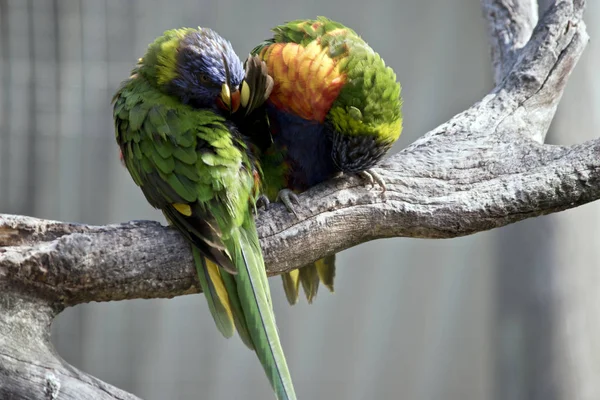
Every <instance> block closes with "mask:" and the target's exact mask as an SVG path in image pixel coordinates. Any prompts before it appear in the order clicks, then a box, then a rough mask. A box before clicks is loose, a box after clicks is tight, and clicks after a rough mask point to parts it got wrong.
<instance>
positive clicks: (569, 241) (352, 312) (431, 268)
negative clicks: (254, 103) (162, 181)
mask: <svg viewBox="0 0 600 400" xmlns="http://www.w3.org/2000/svg"><path fill="white" fill-rule="evenodd" d="M588 3H589V8H588V11H587V14H586V20H587V23H588V29H589V32H590V35H591V36H592V39H597V37H598V35H599V34H600V29H598V28H597V27H598V26H599V25H600V4H598V3H597V2H593V1H589V2H588ZM316 15H326V16H328V17H330V18H333V19H336V20H339V21H341V22H343V23H345V24H346V25H348V26H350V27H352V28H354V29H355V30H357V31H358V32H359V33H360V34H361V35H362V36H363V37H364V38H365V39H366V40H367V41H368V42H369V43H370V44H371V45H372V46H373V47H374V48H375V49H376V50H377V51H378V52H379V53H380V54H381V55H382V57H383V58H384V59H385V60H386V62H387V64H388V65H390V66H392V67H393V68H394V69H395V70H396V71H397V74H398V77H399V78H400V80H401V82H402V85H403V96H404V99H405V103H404V114H405V123H404V127H405V128H404V132H403V134H402V136H401V138H400V140H399V141H398V144H397V145H396V146H395V150H396V151H397V150H398V149H401V148H403V147H405V146H406V145H408V144H409V143H411V142H412V141H413V140H414V139H416V138H417V137H418V136H420V135H422V134H423V133H424V132H426V131H427V130H429V129H432V128H434V127H435V126H436V125H438V124H439V123H441V122H443V121H445V120H446V119H447V118H449V117H451V116H452V115H454V114H455V113H457V112H459V111H462V110H463V109H464V108H466V107H468V106H470V105H471V104H472V103H474V102H475V101H477V100H479V99H480V98H481V96H482V95H484V94H485V93H486V92H487V91H489V90H490V89H491V88H492V83H491V71H490V65H489V57H488V54H489V51H488V48H487V38H486V27H485V24H484V21H483V19H482V18H481V11H480V8H479V2H478V1H476V0H454V1H446V0H411V1H409V0H404V1H398V0H372V1H369V2H365V1H360V0H343V1H342V0H307V1H302V2H299V1H296V2H282V1H275V0H258V1H254V2H249V1H244V0H220V1H219V2H216V1H208V0H182V1H167V0H146V1H142V0H0V56H1V59H0V60H1V62H0V212H2V213H13V214H27V215H33V216H36V217H42V218H50V219H56V220H67V221H77V222H84V223H92V224H106V223H112V222H120V221H126V220H130V219H162V217H161V216H160V214H159V213H157V212H156V211H154V210H152V209H151V208H150V207H149V206H148V205H147V204H146V203H145V201H144V199H143V197H142V195H141V193H140V192H139V190H138V189H137V188H136V187H135V186H134V184H133V182H132V181H131V178H130V177H129V175H128V174H127V172H126V171H125V170H124V169H123V168H122V167H121V166H120V164H119V162H118V155H117V147H116V144H115V142H114V136H113V127H112V119H111V109H110V104H109V103H110V98H111V96H112V94H113V92H114V91H115V89H116V88H117V85H118V84H119V82H120V81H121V80H122V79H124V78H126V77H127V76H128V73H129V70H130V68H131V67H132V65H133V64H134V63H135V61H136V60H137V58H138V57H140V56H141V55H143V53H144V51H145V48H146V46H147V44H148V43H149V42H151V41H152V40H153V39H154V37H156V36H158V35H160V34H161V33H162V32H163V31H164V30H165V29H170V28H174V27H180V26H197V25H201V26H206V27H211V28H213V29H216V30H217V31H219V32H220V33H221V34H222V35H223V36H225V37H226V38H228V39H230V40H231V42H232V44H233V46H234V48H235V49H237V51H238V54H239V55H240V56H241V57H245V55H246V54H247V53H248V52H249V51H250V49H252V47H253V46H254V45H255V44H256V43H257V42H259V41H261V40H262V39H264V38H266V37H267V36H268V35H269V31H268V29H269V28H270V27H271V26H273V25H275V24H278V23H281V22H284V21H287V20H290V19H296V18H310V17H315V16H316ZM599 61H600V44H599V42H598V41H597V40H592V42H591V43H590V45H589V46H588V49H587V51H586V53H585V54H584V56H583V59H582V60H581V62H580V64H579V65H578V67H577V68H576V71H575V73H574V74H573V76H572V78H571V81H570V82H569V85H568V88H567V92H566V94H565V96H564V99H563V102H562V103H561V106H560V107H559V110H558V114H557V118H556V120H555V122H554V123H553V126H552V128H551V133H550V135H549V141H550V142H551V143H555V144H571V143H576V142H581V141H584V140H587V139H591V138H594V137H597V136H598V129H599V128H600V113H598V112H597V111H598V110H599V107H600V73H599V72H598V65H599V64H598V62H599ZM599 216H600V204H598V203H595V204H590V205H587V206H584V207H580V208H578V209H575V210H571V211H566V212H563V213H560V214H557V215H552V216H548V217H543V218H538V219H535V220H529V221H525V222H522V223H519V224H515V225H513V226H509V227H506V228H502V229H497V230H495V231H492V232H486V233H480V234H477V235H473V236H471V237H466V238H461V239H454V240H437V241H434V240H416V239H388V240H380V241H376V242H371V243H366V244H363V245H361V246H358V247H356V248H353V249H350V250H347V251H345V252H343V253H341V254H340V255H339V265H340V267H339V272H338V278H337V283H336V284H337V291H336V293H335V295H329V294H328V293H325V292H324V291H323V292H322V293H320V294H319V296H318V298H317V301H316V302H315V304H313V305H312V306H308V305H307V304H306V302H304V301H301V302H300V304H299V305H297V306H295V307H293V308H292V307H289V306H287V303H286V302H285V298H284V295H283V291H282V290H281V287H280V286H281V285H280V280H279V278H275V279H272V290H273V296H274V299H275V302H276V305H275V308H276V310H275V311H276V314H277V321H278V323H279V327H280V332H281V336H282V341H283V344H284V347H285V349H286V353H287V359H288V362H289V364H290V368H291V369H292V374H293V376H294V380H295V386H296V389H297V393H298V395H299V397H300V398H302V399H372V398H376V399H399V398H401V399H404V400H430V399H451V400H454V399H457V400H470V399H473V400H475V399H502V400H504V399H563V398H564V399H590V400H592V399H593V400H597V399H599V398H600V383H599V382H598V377H599V376H600V344H599V343H600V341H599V340H598V338H599V337H600V294H599V291H598V287H599V286H600V269H599V268H598V267H599V266H600V250H598V249H597V247H596V244H597V242H598V238H599V237H600V225H599V223H598V222H599ZM54 342H55V344H56V347H57V349H58V351H59V352H60V354H61V355H62V356H63V357H64V358H65V359H66V360H67V361H69V362H70V363H72V364H74V365H75V366H77V367H79V368H81V369H83V370H84V371H86V372H89V373H91V374H93V375H96V376H97V377H99V378H101V379H103V380H105V381H107V382H110V383H112V384H115V385H117V386H119V387H121V388H123V389H125V390H129V391H132V392H134V393H135V394H137V395H139V396H142V397H144V398H146V399H151V400H158V399H199V398H200V399H239V398H247V399H264V398H272V397H271V396H272V395H271V394H270V389H269V387H268V384H267V381H266V379H265V378H264V376H263V372H262V370H261V369H260V366H259V364H258V362H257V360H256V359H255V356H254V355H253V353H251V352H250V351H248V350H246V348H245V347H244V346H243V344H242V343H241V341H240V340H239V339H237V338H234V339H232V340H225V339H223V338H222V337H221V336H220V335H219V333H218V332H217V330H216V329H215V327H214V324H213V322H212V319H211V317H210V315H209V313H208V311H207V307H206V304H205V301H204V299H203V298H202V297H201V296H186V297H181V298H177V299H173V300H139V301H124V302H117V303H102V304H88V305H83V306H78V307H75V308H73V309H69V310H67V311H66V312H64V313H63V314H62V315H61V316H60V317H59V318H58V321H57V322H56V324H55V326H54Z"/></svg>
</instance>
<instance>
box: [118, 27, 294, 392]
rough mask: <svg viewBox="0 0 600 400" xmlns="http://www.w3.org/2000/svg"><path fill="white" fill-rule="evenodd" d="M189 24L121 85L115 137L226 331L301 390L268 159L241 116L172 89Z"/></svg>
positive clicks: (277, 378)
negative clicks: (276, 248) (264, 184)
mask: <svg viewBox="0 0 600 400" xmlns="http://www.w3.org/2000/svg"><path fill="white" fill-rule="evenodd" d="M190 32H192V33H193V32H197V31H196V30H190V29H185V30H175V31H168V32H166V33H165V35H164V36H162V37H160V38H159V39H157V41H156V42H154V43H153V44H152V45H150V46H149V50H148V53H147V54H146V55H145V56H144V58H143V59H142V60H140V62H139V63H138V66H137V67H136V68H135V69H134V70H133V72H132V76H131V77H130V78H129V79H128V80H127V81H125V82H124V83H123V85H122V86H121V88H120V89H119V90H118V92H117V94H116V95H115V97H114V118H115V127H116V139H117V142H118V144H119V146H120V148H121V152H122V155H123V161H124V164H125V166H126V167H127V169H128V170H129V172H130V174H131V176H132V178H133V180H134V181H135V183H136V184H137V185H138V186H139V187H140V188H141V189H142V192H143V193H144V196H145V197H146V199H147V200H148V202H149V203H150V204H151V205H152V206H153V207H155V208H158V209H160V210H162V212H163V213H164V215H165V217H166V218H167V219H168V221H169V222H170V223H171V224H172V225H173V226H174V227H175V228H177V229H178V231H179V232H181V233H182V234H183V236H184V237H185V238H186V239H187V240H188V241H189V242H190V243H191V244H192V250H193V255H194V261H195V264H196V269H197V272H198V277H199V281H200V285H201V287H202V290H203V292H204V294H205V296H206V299H207V302H208V306H209V309H210V311H211V314H212V315H213V317H214V319H215V323H216V325H217V328H218V329H219V331H220V332H221V333H222V334H223V335H224V336H226V337H230V336H232V335H233V332H234V330H237V331H238V333H239V334H240V337H241V338H242V340H243V342H244V343H245V344H246V345H247V346H248V347H249V348H251V349H254V350H255V351H256V354H257V356H258V358H259V360H260V362H261V364H262V365H263V368H264V370H265V372H266V374H267V377H268V378H269V381H270V383H271V385H272V386H273V389H274V391H275V393H276V394H277V397H278V398H279V399H295V398H296V396H295V393H294V388H293V385H292V381H291V377H290V374H289V371H288V368H287V364H286V360H285V357H284V354H283V350H282V348H281V345H280V342H279V337H278V333H277V328H276V325H275V317H274V314H273V310H272V304H271V297H270V291H269V285H268V282H267V276H266V272H265V266H264V261H263V257H262V252H261V249H260V244H259V240H258V235H257V231H256V226H255V223H254V218H253V215H252V210H253V209H254V207H255V203H256V197H257V195H258V193H259V188H258V186H257V185H258V184H259V182H258V180H257V177H258V176H259V172H260V171H259V167H258V165H257V164H255V161H254V159H253V157H252V155H251V153H250V152H249V150H248V148H247V146H246V143H245V142H244V140H243V138H242V136H241V135H240V134H239V133H238V131H237V129H236V127H235V126H234V125H233V123H231V122H230V121H228V120H227V119H226V118H225V117H224V116H222V115H220V114H219V113H218V112H217V111H216V109H201V108H198V107H192V106H190V105H187V104H184V103H183V102H182V101H181V100H180V99H179V98H178V97H177V96H174V95H173V94H172V91H171V90H167V89H166V87H167V85H169V84H170V83H171V81H172V80H173V79H175V78H177V76H178V71H179V69H178V68H179V67H180V66H179V65H178V64H177V63H178V62H179V60H178V59H177V58H176V54H177V52H178V51H179V46H180V41H181V40H183V39H184V38H186V37H187V36H186V35H188V34H190ZM211 34H212V33H211ZM200 44H203V43H200ZM216 59H217V60H219V58H218V57H217V58H216ZM240 70H241V66H240ZM226 75H227V74H224V76H226ZM224 83H225V84H228V82H224ZM209 89H210V87H209ZM217 91H218V89H217ZM231 273H232V274H233V275H232V274H231Z"/></svg>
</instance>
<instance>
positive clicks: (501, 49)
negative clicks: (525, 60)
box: [481, 0, 538, 84]
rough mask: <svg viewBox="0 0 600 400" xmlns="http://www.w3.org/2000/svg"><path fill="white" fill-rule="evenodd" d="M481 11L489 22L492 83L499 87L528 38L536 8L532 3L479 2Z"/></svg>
mask: <svg viewBox="0 0 600 400" xmlns="http://www.w3.org/2000/svg"><path fill="white" fill-rule="evenodd" d="M481 8H482V9H483V15H484V16H485V18H486V19H487V21H488V37H489V41H490V50H491V54H492V67H493V69H494V82H496V84H499V83H500V82H502V80H503V79H504V77H505V76H506V75H507V74H508V72H509V71H510V70H511V68H512V66H513V64H514V63H515V60H516V58H517V53H518V51H519V50H520V49H521V48H522V47H523V46H524V45H525V44H526V43H527V41H528V40H529V38H530V36H531V33H532V31H533V28H534V27H535V25H536V23H537V19H538V5H537V1H535V0H481Z"/></svg>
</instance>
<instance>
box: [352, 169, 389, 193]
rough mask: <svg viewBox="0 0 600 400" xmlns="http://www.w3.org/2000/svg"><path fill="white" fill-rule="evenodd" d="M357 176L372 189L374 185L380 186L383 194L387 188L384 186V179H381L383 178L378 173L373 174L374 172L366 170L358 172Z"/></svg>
mask: <svg viewBox="0 0 600 400" xmlns="http://www.w3.org/2000/svg"><path fill="white" fill-rule="evenodd" d="M358 175H359V176H360V177H361V178H363V179H365V180H367V181H368V182H369V184H370V185H371V186H372V187H375V184H378V185H379V186H381V192H382V193H385V191H386V189H387V187H386V186H385V179H383V177H382V176H381V175H379V173H378V172H375V170H372V169H367V170H364V171H360V172H359V173H358Z"/></svg>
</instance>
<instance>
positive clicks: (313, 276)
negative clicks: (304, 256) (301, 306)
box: [299, 264, 319, 304]
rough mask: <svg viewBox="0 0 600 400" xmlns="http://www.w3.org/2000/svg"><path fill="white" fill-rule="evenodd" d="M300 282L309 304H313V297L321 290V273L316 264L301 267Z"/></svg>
mask: <svg viewBox="0 0 600 400" xmlns="http://www.w3.org/2000/svg"><path fill="white" fill-rule="evenodd" d="M299 271H300V283H302V288H303V289H304V294H305V295H306V300H308V304H312V301H313V299H314V298H315V297H316V295H317V291H318V290H319V274H318V273H317V266H316V264H309V265H306V266H304V267H302V268H300V269H299Z"/></svg>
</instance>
